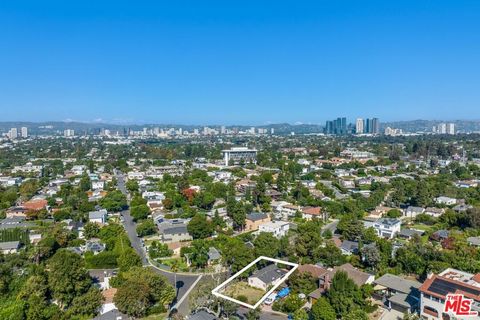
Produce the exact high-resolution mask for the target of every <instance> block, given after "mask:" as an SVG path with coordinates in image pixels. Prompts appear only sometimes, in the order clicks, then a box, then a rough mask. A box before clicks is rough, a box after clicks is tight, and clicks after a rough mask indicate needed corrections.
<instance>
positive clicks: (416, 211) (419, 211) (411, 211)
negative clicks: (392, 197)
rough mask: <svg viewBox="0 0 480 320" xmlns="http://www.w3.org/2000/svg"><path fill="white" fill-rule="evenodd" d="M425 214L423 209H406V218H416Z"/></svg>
mask: <svg viewBox="0 0 480 320" xmlns="http://www.w3.org/2000/svg"><path fill="white" fill-rule="evenodd" d="M424 212H425V209H424V208H422V207H413V206H409V207H408V208H407V209H405V217H407V218H415V217H416V216H417V215H419V214H422V213H424Z"/></svg>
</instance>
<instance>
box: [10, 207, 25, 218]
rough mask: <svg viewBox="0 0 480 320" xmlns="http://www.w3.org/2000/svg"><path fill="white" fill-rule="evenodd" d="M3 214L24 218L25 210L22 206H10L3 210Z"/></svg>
mask: <svg viewBox="0 0 480 320" xmlns="http://www.w3.org/2000/svg"><path fill="white" fill-rule="evenodd" d="M5 216H6V217H7V218H12V217H22V218H26V217H27V210H26V209H25V208H24V207H11V208H8V209H7V211H6V212H5Z"/></svg>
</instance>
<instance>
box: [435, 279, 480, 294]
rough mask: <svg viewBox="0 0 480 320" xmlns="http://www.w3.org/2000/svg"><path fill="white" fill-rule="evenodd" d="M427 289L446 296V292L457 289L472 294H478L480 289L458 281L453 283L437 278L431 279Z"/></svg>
mask: <svg viewBox="0 0 480 320" xmlns="http://www.w3.org/2000/svg"><path fill="white" fill-rule="evenodd" d="M428 290H429V291H431V292H434V293H436V294H440V295H442V296H446V295H447V294H449V293H452V292H455V291H457V290H461V291H464V292H467V293H470V294H474V295H480V289H474V288H470V287H467V286H464V285H462V284H460V283H453V282H449V281H445V280H443V279H438V278H437V279H435V280H434V281H433V283H432V284H431V285H430V287H429V288H428Z"/></svg>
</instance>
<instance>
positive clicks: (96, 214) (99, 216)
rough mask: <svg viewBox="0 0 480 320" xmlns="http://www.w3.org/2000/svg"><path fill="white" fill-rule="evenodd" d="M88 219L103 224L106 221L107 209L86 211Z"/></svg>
mask: <svg viewBox="0 0 480 320" xmlns="http://www.w3.org/2000/svg"><path fill="white" fill-rule="evenodd" d="M88 221H89V222H92V223H96V224H99V225H101V226H103V225H104V224H106V223H107V210H105V209H102V210H98V211H91V212H89V213H88Z"/></svg>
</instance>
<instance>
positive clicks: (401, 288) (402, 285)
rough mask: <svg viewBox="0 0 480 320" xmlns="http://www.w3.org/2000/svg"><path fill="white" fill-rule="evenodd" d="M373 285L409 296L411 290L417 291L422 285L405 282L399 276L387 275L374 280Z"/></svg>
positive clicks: (412, 281)
mask: <svg viewBox="0 0 480 320" xmlns="http://www.w3.org/2000/svg"><path fill="white" fill-rule="evenodd" d="M375 284H378V285H381V286H384V287H387V288H389V289H393V290H395V291H397V292H402V293H406V294H409V293H410V292H411V291H412V289H418V288H420V286H421V285H422V284H421V283H420V282H418V281H414V280H407V279H404V278H401V277H399V276H396V275H393V274H390V273H387V274H384V275H383V276H381V277H380V278H378V279H376V280H375Z"/></svg>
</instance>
